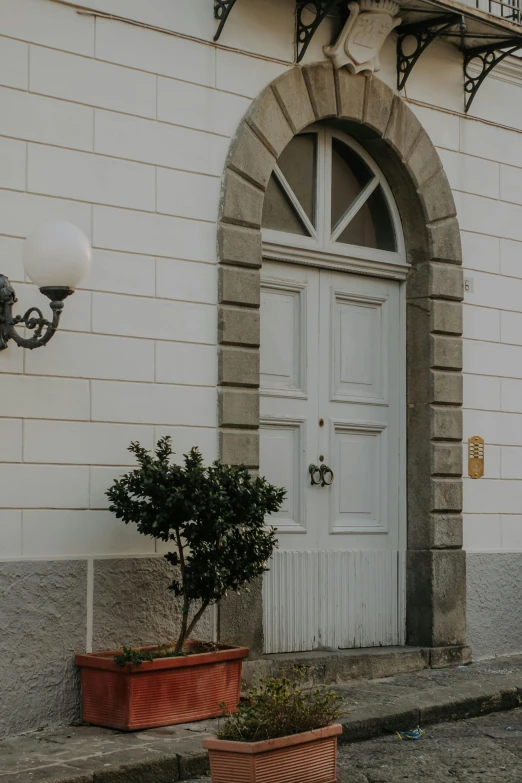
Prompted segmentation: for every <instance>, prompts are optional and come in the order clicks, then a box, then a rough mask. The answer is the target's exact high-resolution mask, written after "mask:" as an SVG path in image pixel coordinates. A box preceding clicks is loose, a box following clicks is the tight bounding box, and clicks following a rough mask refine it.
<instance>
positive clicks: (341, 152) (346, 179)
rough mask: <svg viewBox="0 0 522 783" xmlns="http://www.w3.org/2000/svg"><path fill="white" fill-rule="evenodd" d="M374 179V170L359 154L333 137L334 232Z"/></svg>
mask: <svg viewBox="0 0 522 783" xmlns="http://www.w3.org/2000/svg"><path fill="white" fill-rule="evenodd" d="M372 179H373V172H372V171H370V169H369V168H368V166H367V165H366V163H364V161H363V160H361V158H360V157H359V155H357V153H356V152H354V151H353V150H352V149H351V148H350V147H348V146H347V145H346V144H343V143H342V141H339V139H335V138H334V139H332V232H333V231H334V230H335V227H336V226H337V225H338V223H339V221H340V220H341V219H342V218H343V217H344V215H345V214H346V212H347V211H348V209H349V207H350V206H351V205H352V204H353V202H354V200H355V199H356V198H357V196H358V195H359V193H360V192H361V190H362V189H363V188H364V187H365V186H366V185H367V184H368V182H370V180H372Z"/></svg>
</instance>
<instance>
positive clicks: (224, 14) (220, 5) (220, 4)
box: [214, 0, 236, 41]
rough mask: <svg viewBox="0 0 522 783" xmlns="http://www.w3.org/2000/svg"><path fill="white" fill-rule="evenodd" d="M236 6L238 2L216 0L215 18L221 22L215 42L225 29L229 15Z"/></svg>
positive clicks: (233, 0)
mask: <svg viewBox="0 0 522 783" xmlns="http://www.w3.org/2000/svg"><path fill="white" fill-rule="evenodd" d="M235 4H236V0H214V16H215V18H216V19H218V20H219V27H218V29H217V32H216V34H215V36H214V41H217V40H218V39H219V36H220V35H221V33H222V32H223V28H224V26H225V25H226V23H227V19H228V15H229V14H230V12H231V10H232V9H233V7H234V5H235Z"/></svg>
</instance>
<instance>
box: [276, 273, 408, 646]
mask: <svg viewBox="0 0 522 783" xmlns="http://www.w3.org/2000/svg"><path fill="white" fill-rule="evenodd" d="M402 328H403V323H402V318H401V298H400V289H399V283H397V282H394V281H388V280H382V279H379V278H371V277H362V276H357V275H352V274H346V273H338V272H330V271H328V270H322V269H321V270H320V269H316V268H313V267H304V266H303V267H301V266H297V265H293V264H289V263H275V262H267V263H265V264H264V265H263V279H262V294H261V473H262V474H263V475H265V476H266V477H267V478H268V479H269V480H270V481H271V482H272V483H274V484H276V485H278V486H285V487H286V489H287V497H286V501H285V503H284V505H283V507H282V509H281V510H280V511H279V512H278V514H276V515H274V516H272V517H271V518H270V520H269V522H270V523H271V524H273V525H274V526H275V527H276V528H277V531H278V539H279V549H278V550H277V552H276V553H275V555H274V557H273V558H272V560H271V562H270V564H269V565H270V571H269V572H268V573H267V574H266V575H265V578H264V588H263V590H264V595H263V598H264V601H263V604H264V632H265V651H266V652H267V653H269V652H291V651H299V650H313V649H323V648H334V649H337V648H352V647H370V646H378V645H394V644H401V643H403V642H404V595H403V594H404V590H403V571H404V568H403V550H404V548H405V542H404V537H405V530H404V525H403V520H402V519H401V505H402V500H403V497H401V495H402V488H401V482H402V479H403V466H402V462H403V450H404V444H403V442H402V437H401V428H402V426H403V413H404V412H403V410H402V405H401V397H402V396H403V394H404V388H403V378H402V374H403V366H404V364H403V357H402V355H401V351H402V350H403V340H402V339H401V330H402Z"/></svg>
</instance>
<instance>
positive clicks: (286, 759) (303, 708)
mask: <svg viewBox="0 0 522 783" xmlns="http://www.w3.org/2000/svg"><path fill="white" fill-rule="evenodd" d="M305 677H306V672H305V671H303V670H301V672H296V673H294V674H293V676H291V677H281V678H279V679H268V680H262V681H261V683H260V685H259V686H258V687H254V688H251V689H250V690H249V691H248V692H247V694H246V697H245V699H244V700H243V701H242V702H241V704H240V705H239V709H238V711H237V712H236V713H235V714H228V717H227V718H226V720H225V722H224V725H223V726H222V727H220V729H219V731H218V735H217V738H216V737H208V738H206V739H204V740H203V747H204V748H207V750H208V752H209V757H210V769H211V774H212V783H230V781H231V780H233V781H236V783H261V781H262V782H263V783H265V781H275V780H280V781H284V782H285V783H335V781H336V780H337V775H336V765H337V735H338V734H340V733H341V732H342V726H341V725H339V724H336V723H334V721H335V720H336V719H337V718H338V717H339V716H340V714H341V699H340V697H339V696H337V695H336V694H335V693H333V692H331V691H328V690H327V689H326V688H325V687H324V686H313V685H312V686H310V687H303V685H304V679H305ZM223 711H224V712H225V714H226V713H227V708H226V705H223Z"/></svg>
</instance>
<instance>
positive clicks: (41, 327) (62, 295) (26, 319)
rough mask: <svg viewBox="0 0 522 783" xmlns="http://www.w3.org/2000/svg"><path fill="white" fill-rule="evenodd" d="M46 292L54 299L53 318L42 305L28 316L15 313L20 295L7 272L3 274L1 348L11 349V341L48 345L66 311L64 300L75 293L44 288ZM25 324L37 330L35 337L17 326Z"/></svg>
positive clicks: (30, 345)
mask: <svg viewBox="0 0 522 783" xmlns="http://www.w3.org/2000/svg"><path fill="white" fill-rule="evenodd" d="M40 291H41V293H42V294H44V295H45V296H47V297H48V298H49V299H50V300H51V305H50V307H51V310H52V313H53V319H52V321H48V320H47V319H46V318H44V315H43V313H42V311H41V310H40V309H39V308H38V307H30V308H29V310H27V312H26V313H25V314H24V315H15V316H13V305H14V304H15V303H16V302H17V298H16V294H15V292H14V289H13V287H12V286H11V284H10V282H9V280H8V279H7V277H5V275H0V351H3V350H4V348H7V343H8V342H9V340H14V342H15V343H16V344H17V345H18V346H20V348H29V350H33V348H41V347H43V346H44V345H47V343H48V342H49V340H50V339H51V337H53V335H54V334H55V332H56V330H57V329H58V324H59V323H60V317H61V315H62V311H63V300H64V299H66V298H67V297H68V296H70V294H72V293H74V292H73V291H72V290H71V289H70V288H61V287H60V288H58V287H57V288H50V287H48V288H40ZM21 325H23V326H25V328H26V329H29V330H30V331H32V332H34V334H33V336H32V337H28V338H27V337H22V336H21V335H20V333H19V332H18V331H17V329H16V327H17V326H21Z"/></svg>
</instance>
